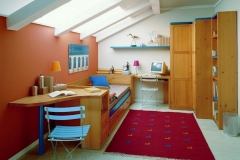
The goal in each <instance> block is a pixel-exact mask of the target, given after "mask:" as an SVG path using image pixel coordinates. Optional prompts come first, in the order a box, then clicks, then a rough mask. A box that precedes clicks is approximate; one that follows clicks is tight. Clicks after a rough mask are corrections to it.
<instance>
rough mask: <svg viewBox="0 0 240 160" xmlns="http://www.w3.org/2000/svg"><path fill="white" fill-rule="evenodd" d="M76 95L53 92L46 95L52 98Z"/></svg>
mask: <svg viewBox="0 0 240 160" xmlns="http://www.w3.org/2000/svg"><path fill="white" fill-rule="evenodd" d="M76 94H77V93H75V92H73V91H54V92H51V93H49V94H48V95H49V96H50V97H52V98H54V97H57V96H72V95H76Z"/></svg>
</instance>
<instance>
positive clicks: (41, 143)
mask: <svg viewBox="0 0 240 160" xmlns="http://www.w3.org/2000/svg"><path fill="white" fill-rule="evenodd" d="M38 126H39V128H38V140H39V144H38V154H39V155H43V154H44V106H39V125H38Z"/></svg>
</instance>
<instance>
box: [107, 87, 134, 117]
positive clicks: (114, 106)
mask: <svg viewBox="0 0 240 160" xmlns="http://www.w3.org/2000/svg"><path fill="white" fill-rule="evenodd" d="M110 93H116V94H115V96H116V99H115V100H114V101H112V102H111V103H110V113H109V114H110V117H111V116H112V115H113V114H114V113H115V112H116V111H117V110H118V108H119V107H120V106H121V105H122V104H123V102H124V101H125V100H126V99H127V98H128V97H129V96H130V94H131V92H130V88H129V86H124V85H110Z"/></svg>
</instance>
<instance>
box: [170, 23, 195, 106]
mask: <svg viewBox="0 0 240 160" xmlns="http://www.w3.org/2000/svg"><path fill="white" fill-rule="evenodd" d="M170 36H171V38H170V43H171V45H170V46H171V47H170V52H171V55H170V62H171V63H170V64H171V75H170V76H171V79H170V82H171V83H170V85H171V86H170V108H171V109H183V110H185V109H186V110H192V58H191V57H192V55H191V54H192V26H191V24H177V25H171V26H170Z"/></svg>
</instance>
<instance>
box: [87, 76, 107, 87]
mask: <svg viewBox="0 0 240 160" xmlns="http://www.w3.org/2000/svg"><path fill="white" fill-rule="evenodd" d="M90 80H91V81H92V85H93V86H106V87H108V88H110V86H109V84H108V81H107V78H106V76H90Z"/></svg>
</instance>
